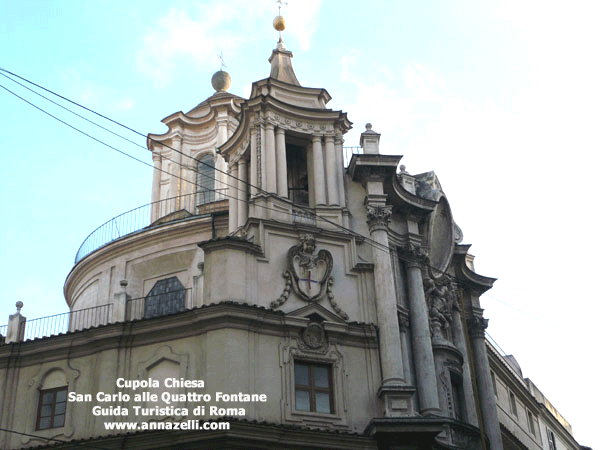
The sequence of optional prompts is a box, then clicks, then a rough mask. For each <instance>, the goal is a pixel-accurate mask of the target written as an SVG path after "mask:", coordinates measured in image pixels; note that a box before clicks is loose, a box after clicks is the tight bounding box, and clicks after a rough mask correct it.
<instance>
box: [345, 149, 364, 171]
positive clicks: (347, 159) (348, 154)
mask: <svg viewBox="0 0 600 450" xmlns="http://www.w3.org/2000/svg"><path fill="white" fill-rule="evenodd" d="M362 154H363V148H362V147H344V167H348V165H349V164H350V160H351V159H352V155H362Z"/></svg>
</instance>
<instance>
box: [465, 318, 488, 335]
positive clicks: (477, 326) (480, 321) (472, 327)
mask: <svg viewBox="0 0 600 450" xmlns="http://www.w3.org/2000/svg"><path fill="white" fill-rule="evenodd" d="M488 322H489V320H488V319H485V318H484V317H483V316H472V317H469V318H468V319H467V326H468V327H469V334H470V335H471V336H472V337H478V338H483V337H485V329H486V328H487V327H488Z"/></svg>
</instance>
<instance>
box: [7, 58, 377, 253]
mask: <svg viewBox="0 0 600 450" xmlns="http://www.w3.org/2000/svg"><path fill="white" fill-rule="evenodd" d="M0 71H2V72H7V73H10V74H11V75H13V76H16V77H18V78H20V79H22V80H24V81H26V82H28V83H31V84H33V85H34V86H36V87H39V88H40V89H43V90H45V91H47V92H50V93H52V94H53V95H56V96H57V97H59V98H61V99H64V100H65V101H68V102H70V103H72V104H74V105H76V106H79V107H81V108H83V109H85V110H86V111H89V112H92V113H93V114H96V115H98V116H100V117H102V118H104V119H106V120H109V121H110V122H112V123H115V124H117V125H119V126H121V127H123V128H125V129H127V130H130V131H132V132H134V133H136V134H139V135H140V136H144V135H143V134H142V133H140V132H138V131H136V130H134V129H132V128H130V127H128V126H126V125H123V124H121V123H119V122H117V121H115V120H113V119H110V118H108V117H106V116H104V115H102V114H100V113H97V112H95V111H94V110H92V109H89V108H87V107H85V106H82V105H80V104H79V103H77V102H74V101H72V100H69V99H68V98H66V97H64V96H62V95H60V94H57V93H55V92H53V91H51V90H49V89H46V88H44V87H43V86H40V85H38V84H36V83H33V82H31V81H29V80H27V79H26V78H23V77H21V76H19V75H17V74H14V73H13V72H10V71H7V70H6V69H2V68H0ZM6 78H8V79H11V78H10V77H6ZM13 81H14V80H13ZM19 84H20V83H19ZM0 86H1V85H0ZM1 87H2V88H3V89H5V90H6V91H8V92H10V93H11V94H13V95H15V96H16V97H18V98H19V99H21V100H23V101H25V102H26V103H28V104H29V105H31V106H33V107H35V108H36V109H38V110H40V111H42V112H44V113H45V114H47V115H49V116H50V117H52V118H54V119H56V120H58V121H59V122H61V123H63V124H65V125H67V126H69V127H70V128H72V129H74V130H76V131H78V132H80V133H82V134H84V135H85V136H87V137H90V138H91V139H93V140H95V141H97V142H99V143H101V144H103V145H105V146H107V147H109V148H111V149H113V150H115V151H117V152H119V153H121V154H124V155H126V156H128V157H130V158H132V159H134V160H136V161H138V162H141V163H142V164H144V165H146V166H148V167H152V168H155V167H154V166H153V165H151V164H149V163H146V162H144V161H142V160H140V159H138V158H136V157H134V156H132V155H129V154H128V153H126V152H123V151H121V150H119V149H117V148H116V147H113V146H111V145H109V144H107V143H105V142H103V141H101V140H99V139H97V138H95V137H93V136H91V135H90V134H88V133H85V132H83V131H82V130H80V129H78V128H76V127H74V126H73V125H70V124H68V123H67V122H65V121H63V120H61V119H59V118H58V117H56V116H54V115H52V114H50V113H48V112H47V111H45V110H44V109H42V108H41V107H38V106H36V105H34V104H33V103H31V102H29V101H27V100H26V99H24V98H23V97H21V96H19V95H17V94H15V93H14V92H12V91H11V90H9V89H8V88H6V87H4V86H1ZM38 95H39V94H38ZM44 98H45V97H44ZM49 101H51V100H49ZM53 103H54V102H53ZM64 109H67V108H64ZM67 111H69V112H71V111H70V110H69V109H67ZM74 114H76V113H74ZM76 115H77V114H76ZM86 120H87V119H86ZM88 121H89V120H88ZM90 122H91V121H90ZM91 123H94V122H91ZM94 124H95V123H94ZM95 125H97V124H95ZM98 126H99V125H98ZM101 128H102V127H101ZM113 134H116V133H113ZM116 135H117V136H119V137H122V136H120V135H118V134H116ZM124 139H125V138H124ZM149 139H150V140H152V141H153V142H157V141H155V140H154V139H152V138H149ZM126 140H127V139H126ZM136 145H138V144H136ZM161 145H163V146H165V147H167V148H169V149H172V150H173V151H175V152H177V153H180V154H181V155H183V156H186V157H188V158H191V159H193V160H194V161H196V162H198V163H202V164H204V165H206V166H209V167H210V168H211V169H214V170H215V171H217V172H220V173H223V174H225V175H226V176H228V177H230V178H233V179H234V180H237V181H240V182H242V183H244V184H246V185H247V186H248V187H250V188H254V189H256V190H257V191H259V192H261V193H264V194H269V193H268V192H267V191H265V190H263V189H261V188H259V187H257V186H254V185H252V184H251V183H249V182H247V181H245V180H241V179H240V178H238V177H235V176H233V175H231V174H229V173H228V172H225V171H222V170H219V169H217V168H216V167H214V166H210V165H209V164H207V163H205V162H203V161H200V160H195V159H194V158H192V157H191V156H190V155H186V154H185V153H183V152H181V151H180V150H177V149H175V148H173V147H171V146H169V145H165V144H163V143H161ZM165 159H167V160H168V161H171V162H173V163H175V164H177V165H179V166H181V167H183V164H182V163H179V162H177V161H173V160H171V159H168V158H165ZM157 170H159V171H161V172H164V173H166V174H168V175H171V176H172V177H175V178H177V179H180V180H182V181H185V182H189V183H191V184H192V185H195V186H196V187H198V184H197V183H194V182H190V181H189V180H186V179H184V178H183V177H181V176H178V175H175V174H172V173H169V172H167V171H165V170H163V169H157ZM208 177H209V178H212V179H213V180H215V181H219V182H221V183H223V184H225V185H226V186H228V187H231V188H232V189H236V190H238V191H241V190H240V189H239V187H237V186H232V185H230V184H227V183H225V182H223V181H222V180H217V179H216V178H215V177H211V176H210V175H208ZM222 195H224V196H227V197H229V198H233V199H235V200H237V197H236V196H232V195H228V194H223V193H222ZM270 195H273V194H272V193H271V194H270ZM241 200H242V201H243V202H245V203H250V202H249V200H247V199H241ZM258 206H260V207H262V208H265V209H268V210H272V211H276V212H278V213H281V212H282V211H279V210H274V209H273V208H269V207H266V206H264V205H258ZM295 206H296V208H297V209H299V210H301V211H303V212H304V213H306V214H307V215H309V216H312V217H315V218H318V219H320V220H322V221H323V222H326V223H328V224H330V225H333V226H335V227H338V228H340V229H341V230H342V231H344V232H346V233H350V234H351V235H353V236H354V237H358V238H359V239H361V240H366V241H370V243H371V245H372V246H378V247H379V248H380V249H381V250H383V251H388V249H387V247H385V246H383V245H382V244H380V243H378V242H376V241H374V240H372V239H370V238H369V237H366V236H363V235H361V234H360V233H357V232H355V231H354V230H350V229H348V228H346V227H343V226H342V225H339V224H337V223H335V222H333V221H331V220H329V219H327V218H325V217H322V216H320V215H318V214H315V213H314V212H312V211H311V210H310V209H309V208H306V207H303V206H302V205H297V204H296V205H295ZM284 213H285V214H287V215H293V214H292V213H290V212H287V211H285V212H284Z"/></svg>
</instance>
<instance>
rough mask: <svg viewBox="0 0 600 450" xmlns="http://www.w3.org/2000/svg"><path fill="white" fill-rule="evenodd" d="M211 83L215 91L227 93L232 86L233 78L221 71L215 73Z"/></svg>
mask: <svg viewBox="0 0 600 450" xmlns="http://www.w3.org/2000/svg"><path fill="white" fill-rule="evenodd" d="M210 82H211V83H212V87H213V88H214V90H215V91H217V92H225V91H226V90H227V89H229V86H231V77H230V76H229V74H228V73H227V72H225V71H224V70H219V71H218V72H215V74H214V75H213V76H212V79H211V80H210Z"/></svg>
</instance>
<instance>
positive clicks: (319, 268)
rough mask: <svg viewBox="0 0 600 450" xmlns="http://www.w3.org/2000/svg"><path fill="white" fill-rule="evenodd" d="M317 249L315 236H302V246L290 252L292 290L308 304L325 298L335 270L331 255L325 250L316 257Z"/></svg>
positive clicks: (295, 246) (297, 246)
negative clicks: (330, 277) (332, 270)
mask: <svg viewBox="0 0 600 450" xmlns="http://www.w3.org/2000/svg"><path fill="white" fill-rule="evenodd" d="M315 247H316V245H315V238H314V236H313V235H311V234H302V235H300V244H298V245H294V246H293V247H291V248H290V249H289V251H288V258H287V259H288V270H287V272H289V274H290V279H291V283H292V288H293V289H294V292H295V293H296V294H298V296H299V297H300V298H301V299H302V300H304V301H307V302H315V301H318V300H319V299H320V298H321V297H322V296H323V294H324V293H325V291H326V289H327V286H328V283H329V276H330V275H331V269H332V268H333V257H332V256H331V253H329V251H327V250H324V249H323V250H319V253H317V254H316V255H315V254H314V252H315ZM284 276H285V275H284Z"/></svg>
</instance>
